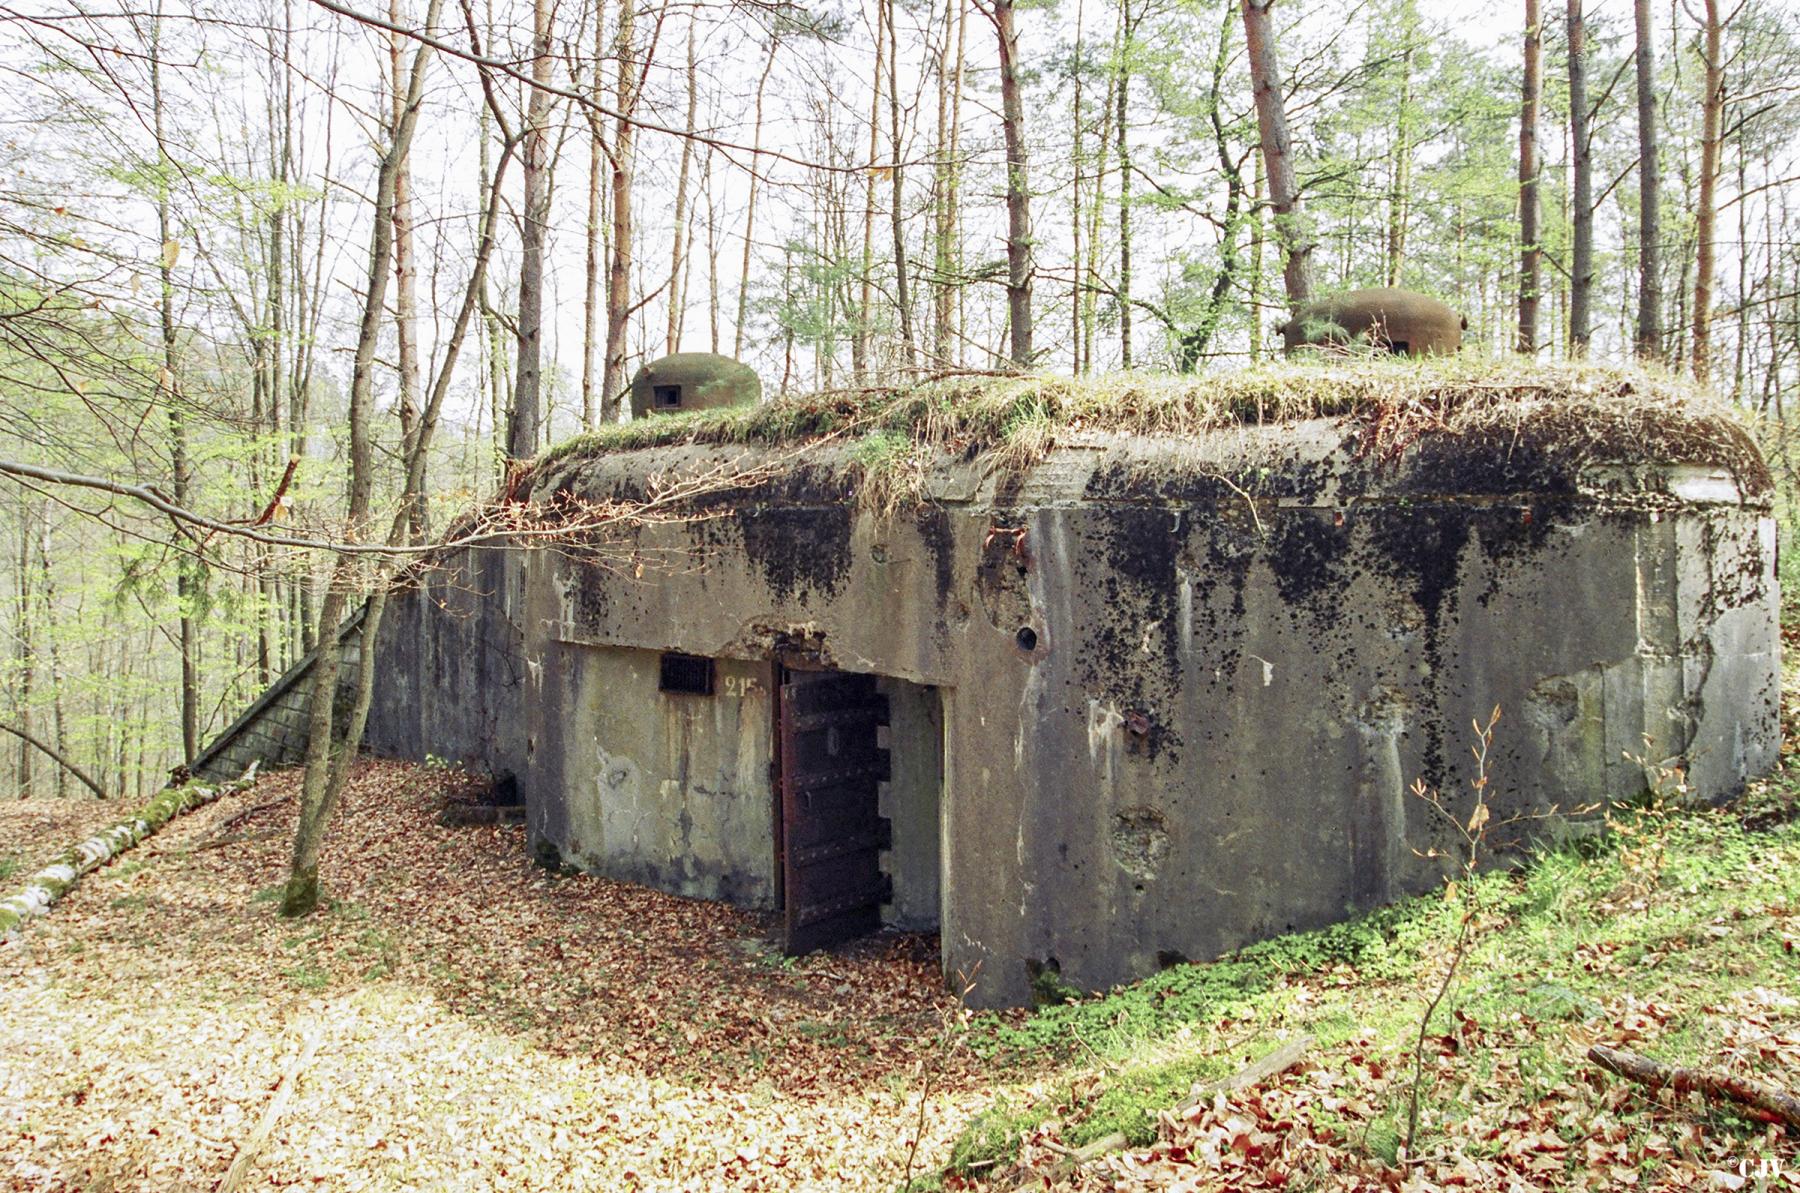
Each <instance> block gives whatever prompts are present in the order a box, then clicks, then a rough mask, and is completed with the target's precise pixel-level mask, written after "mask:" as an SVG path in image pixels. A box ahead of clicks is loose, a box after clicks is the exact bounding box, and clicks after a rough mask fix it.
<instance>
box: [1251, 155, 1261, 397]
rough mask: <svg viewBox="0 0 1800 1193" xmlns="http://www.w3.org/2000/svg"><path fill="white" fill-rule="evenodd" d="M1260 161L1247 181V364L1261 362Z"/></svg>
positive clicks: (1257, 158) (1259, 158)
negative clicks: (1248, 302)
mask: <svg viewBox="0 0 1800 1193" xmlns="http://www.w3.org/2000/svg"><path fill="white" fill-rule="evenodd" d="M1262 213H1263V159H1262V156H1261V155H1260V154H1259V155H1258V156H1257V157H1256V162H1255V169H1254V170H1253V172H1252V175H1251V180H1250V363H1251V364H1256V363H1257V362H1259V361H1261V360H1262V354H1263V327H1262V294H1263V217H1262Z"/></svg>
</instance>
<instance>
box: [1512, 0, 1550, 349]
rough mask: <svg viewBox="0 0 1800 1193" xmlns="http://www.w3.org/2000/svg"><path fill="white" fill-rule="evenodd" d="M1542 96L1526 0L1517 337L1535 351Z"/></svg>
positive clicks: (1538, 25)
mask: <svg viewBox="0 0 1800 1193" xmlns="http://www.w3.org/2000/svg"><path fill="white" fill-rule="evenodd" d="M1543 99H1544V18H1543V12H1542V9H1541V7H1540V3H1539V0H1525V86H1524V98H1523V101H1522V102H1521V103H1520V105H1519V339H1518V350H1519V351H1520V352H1523V353H1525V354H1527V355H1531V354H1533V353H1535V352H1537V347H1538V344H1537V330H1538V290H1539V288H1540V287H1541V286H1542V285H1543V276H1542V274H1543V267H1542V249H1541V247H1540V246H1539V244H1538V238H1539V233H1538V215H1539V208H1540V206H1541V204H1540V201H1539V198H1538V108H1539V107H1540V106H1541V105H1542V103H1543Z"/></svg>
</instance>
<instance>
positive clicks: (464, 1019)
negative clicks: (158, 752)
mask: <svg viewBox="0 0 1800 1193" xmlns="http://www.w3.org/2000/svg"><path fill="white" fill-rule="evenodd" d="M459 781H460V780H459V779H458V777H457V776H455V775H453V774H445V773H443V772H434V771H430V770H427V769H425V768H421V767H415V766H411V765H405V764H398V763H390V762H375V761H370V762H366V763H364V764H362V765H361V766H360V767H359V768H358V770H357V771H356V773H355V776H354V778H353V781H352V783H351V785H350V787H349V788H348V790H347V791H346V792H345V796H344V801H343V803H342V805H341V806H340V808H339V810H338V813H337V815H336V818H335V822H334V826H333V828H332V831H331V837H330V840H329V843H328V846H327V849H326V853H325V857H326V863H325V869H324V880H325V884H326V888H327V891H328V894H329V896H330V898H331V899H332V902H331V904H330V906H329V907H328V908H327V909H326V910H323V911H322V912H320V913H319V914H316V915H315V916H313V917H312V918H310V919H308V920H304V921H300V922H297V923H295V922H285V921H282V920H280V919H278V918H277V917H276V915H275V913H274V907H275V896H276V895H277V894H278V887H277V884H278V882H279V879H280V877H281V874H282V870H283V865H284V863H285V860H286V852H285V851H286V848H287V844H288V839H289V833H290V831H291V826H292V821H293V817H294V814H295V802H294V799H293V795H294V792H295V789H296V787H297V775H296V774H294V773H291V772H290V773H285V774H277V775H272V776H270V777H268V778H266V779H265V780H264V781H263V782H261V783H259V784H258V785H257V786H256V787H255V788H253V789H252V790H250V791H249V792H246V793H244V794H242V795H238V796H235V797H231V798H229V799H227V800H223V801H221V802H220V803H218V804H216V805H213V806H210V807H208V808H205V809H202V810H200V811H198V812H196V813H194V814H193V815H190V816H187V817H184V818H183V819H182V820H180V821H177V822H176V823H174V824H172V825H171V826H169V828H167V829H166V830H165V831H164V832H163V833H161V834H159V835H158V836H157V837H155V838H152V839H151V840H150V841H148V842H146V843H145V844H144V845H143V846H141V847H140V848H139V849H138V850H137V851H135V852H134V853H133V854H131V855H128V856H127V857H126V858H125V859H123V860H122V861H120V862H118V863H115V864H114V865H112V866H110V867H108V868H106V869H105V870H103V871H101V872H98V873H96V874H95V875H94V876H92V877H91V878H89V879H88V880H87V881H86V882H85V883H83V885H82V886H81V887H79V888H78V889H77V890H76V891H74V892H73V893H72V894H71V895H70V896H69V897H68V898H67V899H66V900H65V901H64V902H63V903H62V904H61V905H59V906H58V907H57V908H56V910H55V911H54V912H53V913H52V914H51V915H50V916H49V917H47V918H46V919H45V920H43V921H40V922H38V923H36V924H34V925H33V926H32V927H31V928H30V929H29V930H28V931H27V932H26V933H25V934H24V936H23V938H22V939H21V940H20V941H18V942H16V943H14V944H12V945H8V946H5V947H3V948H0V992H3V993H0V997H3V1001H4V1013H3V1015H0V1185H4V1186H5V1187H8V1188H18V1189H43V1190H63V1189H91V1190H100V1189H116V1190H125V1189H146V1190H148V1189H156V1190H162V1189H198V1188H213V1187H215V1185H216V1184H217V1182H218V1181H219V1179H220V1177H221V1176H222V1175H223V1174H224V1173H225V1172H226V1170H227V1169H228V1168H229V1167H230V1165H231V1164H232V1161H233V1158H234V1156H236V1154H237V1153H238V1151H239V1149H240V1148H241V1147H242V1146H243V1145H244V1143H245V1141H246V1139H248V1138H250V1137H251V1136H252V1135H253V1133H254V1132H255V1131H256V1128H257V1126H258V1125H259V1122H260V1121H261V1120H262V1119H263V1117H264V1115H265V1111H266V1108H267V1107H268V1106H269V1105H270V1104H271V1102H272V1100H273V1098H274V1094H275V1091H276V1090H277V1088H278V1087H279V1086H280V1084H281V1082H282V1081H283V1078H284V1076H285V1077H287V1079H288V1081H289V1084H290V1087H291V1090H292V1094H291V1099H290V1100H289V1101H288V1104H287V1106H286V1108H285V1113H283V1114H282V1115H281V1117H280V1118H279V1119H278V1120H277V1121H276V1122H275V1124H274V1126H273V1129H272V1130H271V1131H270V1132H269V1134H268V1138H267V1142H266V1144H265V1145H264V1146H262V1147H261V1149H260V1150H259V1151H258V1152H257V1154H256V1158H255V1162H254V1164H253V1166H252V1168H251V1171H250V1177H249V1180H248V1181H247V1182H246V1185H245V1187H254V1188H277V1187H278V1188H288V1187H296V1186H298V1187H307V1188H321V1189H332V1190H355V1189H399V1188H411V1189H446V1190H462V1189H469V1190H478V1189H527V1188H529V1189H638V1188H643V1189H723V1188H735V1189H789V1188H849V1187H874V1188H892V1187H894V1185H895V1184H896V1183H898V1182H899V1181H900V1180H901V1178H902V1177H903V1175H904V1174H905V1172H906V1171H907V1170H908V1166H909V1157H910V1162H911V1164H912V1166H913V1169H912V1170H913V1171H923V1170H924V1169H925V1168H926V1167H927V1166H928V1165H929V1164H930V1163H931V1162H934V1161H935V1162H937V1163H942V1158H943V1154H944V1151H945V1148H946V1146H947V1144H948V1142H949V1140H950V1138H951V1137H952V1136H953V1135H954V1134H955V1132H956V1131H957V1130H958V1129H959V1128H960V1126H961V1124H962V1122H963V1120H964V1119H965V1117H966V1116H967V1114H968V1113H969V1112H971V1111H972V1110H975V1109H978V1108H979V1107H980V1106H981V1105H982V1104H983V1103H984V1101H985V1100H986V1099H987V1097H988V1096H989V1094H988V1093H986V1092H984V1085H985V1084H986V1082H985V1079H984V1075H983V1074H982V1073H981V1071H980V1066H979V1063H978V1062H977V1061H975V1060H974V1059H973V1058H972V1057H971V1056H970V1055H969V1053H968V1052H967V1051H966V1050H963V1049H958V1048H953V1047H947V1046H945V1044H944V1043H943V1041H944V1039H945V1038H946V1037H945V1034H944V1030H943V1029H944V1025H945V1024H946V1023H947V1022H950V1021H953V1020H954V1018H955V1016H956V1014H957V1012H956V1003H955V1001H954V1000H953V999H952V998H951V997H950V996H949V994H948V993H947V992H946V991H945V989H944V985H943V983H942V981H941V980H940V978H939V977H938V974H937V966H936V946H935V941H933V940H930V939H928V938H919V937H907V936H882V937H876V938H874V939H872V940H870V941H868V942H865V943H863V944H861V945H858V946H854V947H852V948H851V949H849V950H848V951H845V952H840V953H837V954H831V955H827V954H815V955H814V956H812V957H810V958H806V959H802V960H799V961H790V960H788V959H785V958H783V957H781V956H780V955H779V954H778V953H777V952H775V951H773V950H772V949H771V948H770V947H769V946H768V945H767V944H766V943H765V942H766V939H767V933H768V928H769V924H768V923H767V921H766V920H765V919H764V918H762V917H759V916H756V915H753V914H749V913H745V912H740V911H736V910H733V909H731V908H728V907H724V906H721V905H718V904H711V903H703V902H697V901H693V900H687V899H680V898H676V897H672V896H668V895H662V894H658V893H656V892H653V891H649V890H645V889H643V888H641V887H634V886H630V885H626V884H622V883H615V882H609V881H605V880H602V879H597V878H591V877H557V876H555V875H552V874H549V873H547V872H546V871H544V870H542V869H540V868H537V867H535V866H533V865H531V864H530V863H529V862H528V861H527V860H526V851H525V848H524V843H523V840H522V830H521V829H518V828H513V827H498V828H495V827H480V828H457V829H446V828H441V827H439V826H438V825H437V823H436V813H437V811H438V809H439V807H440V806H441V805H442V802H443V800H444V798H445V795H446V792H447V791H449V790H451V789H454V788H455V786H456V785H457V783H458V782H459ZM71 802H72V801H71ZM94 806H95V805H94V804H93V803H87V804H86V809H87V810H91V809H93V808H94ZM48 807H49V806H48V805H47V804H41V803H40V804H37V805H36V806H35V807H34V808H33V809H31V811H29V812H26V811H25V810H23V809H19V808H13V807H9V808H8V809H7V817H6V819H5V820H3V821H0V831H4V832H6V833H7V834H8V835H7V836H6V837H5V838H0V851H7V850H11V851H16V852H18V853H21V854H28V853H32V852H33V851H34V850H35V849H38V847H39V843H40V842H41V846H42V849H43V850H47V851H49V852H54V850H55V848H57V847H59V844H52V841H54V842H57V843H61V842H66V840H68V839H69V838H71V837H72V836H74V835H76V834H77V833H78V832H79V831H80V829H81V827H82V824H85V821H83V822H82V824H77V823H75V821H73V820H71V819H70V818H69V817H68V816H67V815H64V814H60V813H59V815H46V814H45V813H46V810H47V809H48ZM110 811H113V809H105V810H104V812H110ZM104 812H103V814H101V815H100V816H99V820H100V821H101V822H104V821H105V820H106V819H107V816H106V815H105V814H104ZM77 819H79V817H77ZM71 829H75V830H76V832H71V831H70V830H71ZM922 1104H923V1107H924V1112H923V1114H921V1105H922ZM921 1123H922V1124H923V1138H922V1139H921V1141H920V1146H919V1148H918V1152H917V1155H916V1156H914V1155H912V1153H913V1137H914V1134H915V1131H916V1129H917V1128H918V1127H919V1125H920V1124H921Z"/></svg>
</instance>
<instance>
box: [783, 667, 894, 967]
mask: <svg viewBox="0 0 1800 1193" xmlns="http://www.w3.org/2000/svg"><path fill="white" fill-rule="evenodd" d="M779 719H780V735H781V742H780V748H781V758H780V767H781V841H782V849H783V857H782V888H783V894H784V896H785V898H784V900H783V901H784V903H785V923H784V929H785V939H784V942H783V946H784V947H785V949H786V950H787V951H788V952H789V953H793V954H800V953H809V952H811V951H812V950H814V949H818V948H824V947H826V946H828V945H833V944H837V943H838V942H840V941H844V940H850V939H852V938H853V937H857V936H861V935H863V934H865V933H868V932H872V931H874V930H875V929H876V928H878V927H880V926H881V905H882V904H883V903H884V902H886V901H887V900H889V899H891V898H892V897H893V886H892V884H891V883H890V882H889V880H888V877H887V875H885V874H883V873H882V872H881V858H880V851H881V850H883V849H886V848H887V847H888V846H889V845H890V844H891V839H892V833H891V826H890V825H889V823H888V821H887V820H885V819H883V818H882V817H881V815H880V814H879V809H878V806H877V805H878V798H879V786H878V785H879V784H880V783H881V782H882V781H884V780H885V779H886V778H887V777H888V752H887V750H885V749H883V748H882V747H881V746H880V745H879V743H878V739H877V730H878V728H879V727H880V726H882V725H885V724H887V720H888V703H887V697H885V696H882V695H880V694H879V693H877V692H876V691H875V677H874V676H872V675H848V674H845V673H843V672H839V671H784V672H783V673H782V679H781V705H780V710H779Z"/></svg>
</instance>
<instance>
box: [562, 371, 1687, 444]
mask: <svg viewBox="0 0 1800 1193" xmlns="http://www.w3.org/2000/svg"><path fill="white" fill-rule="evenodd" d="M1538 402H1570V403H1576V404H1581V405H1588V404H1611V403H1615V402H1624V403H1630V404H1631V405H1634V406H1642V405H1656V406H1665V407H1666V406H1675V407H1681V408H1687V409H1692V408H1708V406H1709V403H1708V400H1707V399H1705V398H1704V397H1703V396H1702V395H1700V394H1699V393H1698V391H1696V390H1695V389H1694V388H1693V387H1692V386H1691V385H1689V384H1688V383H1686V382H1685V381H1683V380H1681V379H1679V378H1677V377H1675V376H1673V375H1671V374H1669V373H1666V372H1661V371H1652V370H1648V369H1641V368H1619V367H1614V366H1601V365H1587V364H1579V365H1570V364H1554V365H1553V364H1538V363H1535V362H1531V361H1524V360H1514V359H1501V360H1484V359H1477V358H1472V357H1454V358H1450V359H1438V360H1419V361H1413V360H1404V359H1392V358H1387V359H1343V360H1322V361H1315V362H1310V363H1304V364H1293V363H1279V364H1267V365H1262V366H1258V367H1256V368H1250V369H1245V370H1242V371H1240V372H1235V373H1216V374H1200V375H1193V376H1172V375H1168V374H1155V373H1115V374H1109V375H1106V376H1101V377H1091V378H1071V377H1062V376H1055V375H1052V374H1048V373H1030V374H1024V375H1020V376H995V375H991V374H980V375H974V374H962V375H953V376H946V377H940V378H937V379H934V380H930V381H925V382H921V383H919V384H917V385H911V386H905V387H870V388H863V389H852V390H846V389H840V390H828V391H825V392H821V393H816V394H805V395H796V396H792V397H786V398H779V399H777V400H775V401H773V402H767V403H764V404H762V405H759V406H746V407H738V408H734V409H726V410H709V411H697V412H695V413H693V414H689V415H665V416H661V417H658V418H653V419H645V420H640V421H637V422H632V423H626V424H622V425H620V426H616V427H606V428H603V429H601V430H598V431H594V432H590V433H589V434H586V435H580V436H577V437H575V438H573V439H570V440H567V441H566V442H564V443H562V444H559V445H558V446H556V447H554V448H552V449H550V450H549V451H548V452H546V453H545V454H544V455H543V456H542V457H540V459H539V461H538V462H539V464H540V465H542V464H547V463H549V462H551V461H554V460H559V459H564V458H567V457H570V456H577V457H580V456H594V455H600V454H604V453H608V452H624V451H635V450H638V449H642V448H648V447H663V446H669V445H675V444H727V443H744V444H762V445H780V444H795V443H804V442H808V441H813V440H821V439H827V438H832V439H836V438H843V437H849V436H857V435H868V434H870V433H877V432H879V433H882V434H883V435H885V436H888V437H891V441H892V442H893V443H894V444H898V443H900V442H903V441H910V442H911V443H912V444H915V445H918V446H920V447H928V448H934V449H938V450H950V451H955V452H959V453H963V454H968V455H971V456H973V455H986V454H992V455H994V456H996V457H998V458H997V459H996V460H995V463H996V464H999V465H1002V466H1004V465H1006V464H1009V463H1011V464H1019V463H1027V462H1029V461H1030V460H1033V459H1036V458H1037V457H1038V456H1040V455H1041V454H1042V453H1043V451H1044V450H1045V449H1046V448H1047V447H1048V446H1049V444H1050V443H1051V441H1053V439H1054V438H1055V436H1056V435H1057V434H1058V433H1060V432H1075V431H1103V432H1106V431H1110V432H1116V433H1126V434H1137V435H1196V434H1201V433H1203V432H1206V431H1210V430H1216V429H1219V428H1221V427H1227V426H1243V425H1252V426H1254V425H1263V424H1270V423H1282V422H1293V421H1297V420H1301V419H1309V418H1328V417H1337V416H1343V415H1356V414H1367V413H1371V412H1375V411H1379V410H1385V409H1409V408H1410V409H1415V410H1417V411H1419V412H1421V413H1423V414H1428V415H1430V416H1433V417H1435V418H1437V419H1442V420H1447V419H1449V418H1451V417H1452V416H1464V417H1467V416H1471V415H1476V414H1477V413H1478V412H1479V411H1481V410H1484V409H1485V410H1496V411H1497V410H1499V409H1501V408H1504V407H1508V406H1516V405H1518V404H1520V403H1538Z"/></svg>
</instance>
